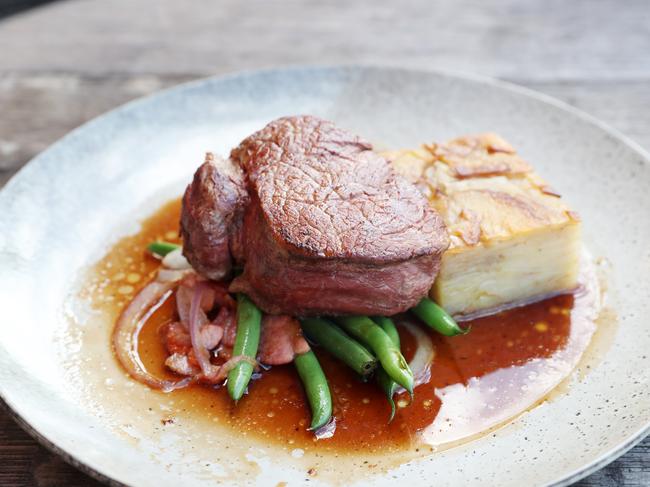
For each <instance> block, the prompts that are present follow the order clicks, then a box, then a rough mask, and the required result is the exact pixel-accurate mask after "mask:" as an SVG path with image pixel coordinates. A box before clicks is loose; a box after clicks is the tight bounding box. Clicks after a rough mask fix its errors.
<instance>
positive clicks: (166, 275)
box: [156, 268, 194, 282]
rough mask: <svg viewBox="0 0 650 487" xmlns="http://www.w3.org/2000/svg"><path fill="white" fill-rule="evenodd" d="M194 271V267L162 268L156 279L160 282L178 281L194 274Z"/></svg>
mask: <svg viewBox="0 0 650 487" xmlns="http://www.w3.org/2000/svg"><path fill="white" fill-rule="evenodd" d="M193 272H194V271H193V270H192V269H183V270H178V269H165V268H162V269H160V270H159V271H158V275H157V276H156V280H157V281H160V282H178V281H180V280H181V279H183V278H184V277H185V276H188V275H190V274H192V273H193Z"/></svg>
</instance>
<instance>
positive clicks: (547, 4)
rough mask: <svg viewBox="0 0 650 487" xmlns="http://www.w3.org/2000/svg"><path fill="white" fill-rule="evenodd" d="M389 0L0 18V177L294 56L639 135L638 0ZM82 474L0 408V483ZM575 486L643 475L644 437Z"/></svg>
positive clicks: (649, 66)
mask: <svg viewBox="0 0 650 487" xmlns="http://www.w3.org/2000/svg"><path fill="white" fill-rule="evenodd" d="M399 3H400V5H399V7H398V2H393V1H378V0H375V1H371V0H368V1H356V2H344V1H332V0H321V1H317V0H306V1H302V2H298V1H291V0H282V1H267V0H247V1H245V2H241V1H237V0H222V1H218V2H217V1H214V0H193V1H192V2H179V1H175V0H139V1H137V2H135V1H133V0H103V1H100V0H68V1H64V2H57V3H53V4H49V5H47V6H44V7H41V8H38V9H36V10H32V11H29V12H27V13H23V14H19V15H16V16H14V17H10V18H8V19H6V20H4V21H1V22H0V186H2V185H3V184H4V183H5V182H6V181H7V180H8V179H9V178H10V177H11V176H12V175H13V174H14V173H15V172H16V171H17V170H18V169H19V168H20V167H21V166H22V165H23V164H25V163H26V162H27V161H28V160H29V159H30V158H32V157H33V156H34V155H36V154H37V153H39V152H40V151H42V150H43V149H45V148H46V147H47V146H48V145H49V144H51V143H52V142H54V141H55V140H56V139H58V138H59V137H61V136H62V135H64V134H65V133H66V132H68V131H69V130H71V129H72V128H74V127H76V126H78V125H79V124H81V123H83V122H84V121H86V120H88V119H90V118H92V117H94V116H96V115H98V114H100V113H102V112H104V111H106V110H108V109H110V108H113V107H115V106H116V105H119V104H121V103H123V102H125V101H127V100H130V99H133V98H136V97H139V96H142V95H146V94H149V93H151V92H154V91H156V90H159V89H161V88H165V87H168V86H172V85H175V84H177V83H181V82H184V81H187V80H190V79H195V78H198V77H203V76H207V75H213V74H221V73H226V72H232V71H237V70H241V69H251V68H260V67H270V66H282V65H290V64H305V63H311V64H314V63H320V64H323V63H326V64H333V63H373V64H390V65H399V66H409V67H421V68H440V67H442V68H445V69H454V70H459V71H467V72H474V73H479V74H484V75H489V76H494V77H498V78H501V79H506V80H509V81H513V82H516V83H519V84H522V85H524V86H528V87H530V88H534V89H537V90H540V91H543V92H545V93H548V94H550V95H553V96H555V97H557V98H560V99H562V100H564V101H566V102H568V103H570V104H572V105H574V106H577V107H579V108H581V109H583V110H585V111H587V112H589V113H591V114H593V115H595V116H596V117H598V118H601V119H603V120H604V121H606V122H608V123H610V124H611V125H613V126H614V127H616V128H618V129H619V130H621V131H622V132H623V133H625V134H627V135H629V136H630V137H632V138H633V139H635V140H636V141H637V142H639V143H640V144H641V145H643V146H644V147H645V148H650V6H649V5H648V3H647V1H646V0H628V1H626V2H624V3H623V2H619V1H617V0H596V1H587V0H584V1H583V0H577V1H572V2H566V1H564V0H545V1H522V0H505V1H499V2H496V1H486V0H475V1H470V0H460V1H458V0H443V1H440V0H439V1H437V2H430V1H426V0H423V1H409V2H399ZM567 454H568V455H570V454H571V452H567ZM95 483H96V482H95V481H94V480H92V479H90V478H89V477H87V476H86V475H84V474H82V473H81V472H78V471H77V470H75V469H74V468H73V467H71V466H69V465H67V464H66V463H64V462H63V461H62V460H61V459H59V458H58V457H57V456H56V455H53V454H51V453H49V452H48V451H47V450H45V449H44V448H43V447H41V446H39V445H38V444H37V443H36V442H35V441H34V440H32V439H31V438H30V437H29V436H28V435H27V434H25V433H24V432H23V431H22V430H21V429H20V428H19V427H18V426H17V425H16V424H15V423H14V422H13V420H12V419H10V417H9V416H8V415H7V414H6V413H2V412H0V485H3V486H4V485H18V486H27V485H38V486H48V487H49V486H59V485H65V486H82V485H83V486H86V485H94V484H95ZM577 485H579V486H583V487H584V486H599V487H600V486H622V485H624V486H648V485H650V439H646V441H644V442H643V443H641V444H640V445H638V446H637V447H636V448H634V449H633V450H632V451H630V452H629V453H627V454H626V455H625V456H623V457H622V458H620V459H619V460H617V461H615V462H614V463H612V464H611V465H609V466H608V467H606V468H604V469H603V470H601V471H599V472H597V473H595V474H593V475H591V476H590V477H588V478H587V479H584V480H582V481H581V482H579V483H578V484H577Z"/></svg>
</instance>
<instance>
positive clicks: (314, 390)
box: [293, 350, 332, 430]
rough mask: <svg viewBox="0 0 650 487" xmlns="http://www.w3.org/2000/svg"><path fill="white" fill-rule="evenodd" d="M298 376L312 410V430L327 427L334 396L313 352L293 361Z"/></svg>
mask: <svg viewBox="0 0 650 487" xmlns="http://www.w3.org/2000/svg"><path fill="white" fill-rule="evenodd" d="M293 363H294V364H295V365H296V369H297V370H298V375H299V376H300V380H301V381H302V384H303V386H304V387H305V393H306V394H307V401H309V408H310V409H311V426H310V427H309V429H310V430H317V429H318V428H320V427H321V426H325V425H326V424H327V423H328V422H329V420H330V418H331V417H332V395H331V394H330V389H329V386H328V385H327V378H326V377H325V374H324V373H323V369H321V366H320V364H319V363H318V359H317V358H316V355H314V352H312V351H311V350H310V351H309V352H307V353H303V354H300V355H296V357H295V358H294V359H293Z"/></svg>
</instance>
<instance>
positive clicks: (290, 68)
mask: <svg viewBox="0 0 650 487" xmlns="http://www.w3.org/2000/svg"><path fill="white" fill-rule="evenodd" d="M337 71H343V72H352V73H353V72H363V71H365V72H369V71H370V72H372V71H376V72H381V71H391V72H394V73H404V74H432V75H438V76H441V77H446V78H452V79H458V80H463V81H470V82H474V83H480V84H483V85H486V86H490V87H494V88H497V89H500V90H503V91H505V92H510V93H515V94H518V95H521V96H525V97H528V98H532V99H534V100H537V101H540V102H542V103H545V104H548V105H551V106H553V107H555V108H557V109H559V110H561V111H563V112H565V113H566V114H569V115H572V116H574V117H576V118H578V119H580V120H581V121H583V122H586V123H588V124H591V125H593V126H596V127H598V128H599V129H601V130H602V131H603V132H605V133H606V134H608V135H609V136H611V137H612V138H614V139H616V140H617V141H619V142H620V143H622V144H624V145H625V146H627V147H628V148H629V149H631V150H632V151H634V152H636V153H637V154H638V155H639V156H641V158H642V160H643V163H644V164H646V165H650V151H648V150H646V149H645V148H643V147H642V146H641V145H640V144H639V143H637V142H636V141H634V140H633V139H631V138H630V137H628V136H627V135H625V134H624V133H622V132H621V131H619V130H618V129H616V128H615V127H613V126H611V125H610V124H609V123H607V122H604V121H602V120H600V119H598V118H596V117H595V116H593V115H590V114H589V113H587V112H585V111H583V110H581V109H579V108H576V107H574V106H572V105H570V104H568V103H566V102H564V101H562V100H559V99H557V98H555V97H553V96H551V95H547V94H545V93H542V92H540V91H537V90H534V89H531V88H527V87H524V86H521V85H518V84H516V83H512V82H509V81H504V80H501V79H498V78H493V77H490V76H486V75H481V74H476V73H471V72H466V71H460V70H453V69H447V68H413V67H405V66H400V65H395V64H381V63H342V64H318V63H314V64H294V65H286V66H278V67H270V68H261V69H244V70H237V71H231V72H228V73H225V74H221V75H212V76H204V77H200V78H197V79H195V80H191V81H186V82H182V83H179V84H176V85H173V86H170V87H168V88H164V89H162V90H158V91H155V92H153V93H150V94H148V95H146V96H142V97H139V98H135V99H133V100H130V101H127V102H125V103H123V104H121V105H118V106H116V107H113V108H111V109H110V110H108V111H106V112H104V113H102V114H100V115H98V116H96V117H94V118H92V119H90V120H88V121H86V122H84V123H83V124H81V125H79V126H78V127H76V128H74V129H72V130H71V131H69V132H67V133H66V134H65V135H64V136H62V137H61V138H59V139H58V140H56V141H55V142H53V143H52V144H50V145H49V146H47V148H45V149H44V150H43V151H41V152H40V153H38V154H37V155H36V156H34V157H33V158H31V159H30V160H29V161H28V162H27V163H25V164H24V165H23V166H22V167H21V168H20V169H19V170H18V171H17V172H16V173H15V174H14V175H12V177H11V178H10V179H9V180H8V181H7V182H6V183H5V185H4V187H3V188H2V189H0V193H4V192H5V191H6V190H7V188H10V187H11V186H13V184H15V182H16V181H17V180H18V179H19V178H20V177H21V175H22V174H23V173H24V172H25V171H26V170H30V168H31V167H33V166H34V164H33V163H34V162H36V161H38V160H39V159H40V158H42V157H45V156H46V155H47V154H48V153H49V152H51V151H52V150H54V149H55V148H57V147H58V146H60V145H62V144H65V143H66V142H67V141H68V140H69V139H71V138H73V137H75V136H77V135H78V134H79V133H81V132H82V131H84V130H87V129H88V128H89V127H92V126H93V125H94V124H96V123H99V122H100V121H102V120H103V119H104V118H105V117H110V116H112V115H113V114H114V113H115V112H118V111H126V110H132V109H134V108H137V106H138V105H140V104H145V103H147V102H149V101H151V100H152V99H154V98H156V97H162V96H165V95H167V94H169V93H172V92H174V91H177V90H178V91H182V90H187V89H192V88H193V87H197V86H200V85H202V84H205V83H209V82H215V81H227V80H234V79H237V78H250V77H254V76H269V75H274V74H275V75H279V74H285V75H288V74H290V73H305V72H311V73H318V72H323V73H327V72H337ZM0 407H2V408H3V409H4V410H5V411H7V412H8V414H9V416H10V417H11V418H12V419H13V420H14V421H15V422H16V423H17V424H18V425H19V426H20V427H21V428H22V429H23V430H24V431H25V432H27V433H28V434H29V435H30V436H31V437H32V438H34V439H35V440H36V441H37V442H38V443H39V444H41V445H42V446H44V447H45V448H47V449H48V450H50V451H51V452H53V453H54V454H56V455H58V456H60V457H61V458H62V459H63V460H64V461H65V462H66V463H68V464H70V465H72V466H73V467H75V468H77V469H79V470H80V471H82V472H83V473H85V474H87V475H89V476H91V477H92V478H94V479H96V480H98V481H100V482H102V483H104V484H106V485H110V486H118V487H121V486H125V485H127V484H124V483H122V482H120V481H119V480H116V479H115V478H114V477H112V476H111V474H108V473H103V472H101V471H100V470H99V468H95V467H92V466H90V465H89V464H88V463H86V462H85V461H83V460H81V459H79V458H77V457H76V456H74V455H72V454H70V453H68V452H67V451H66V450H65V448H64V447H62V446H60V445H59V444H58V443H57V441H56V440H54V439H51V438H48V437H47V436H45V435H44V434H42V433H41V432H40V431H38V430H37V429H36V428H35V427H34V426H32V424H31V423H30V422H29V421H28V420H27V419H26V418H24V417H23V416H21V415H20V413H19V412H18V411H17V410H16V409H15V408H14V407H12V405H11V400H10V398H9V397H8V395H6V393H5V391H4V388H3V387H2V385H1V384H0ZM648 436H650V421H648V422H647V423H646V424H645V426H642V427H641V428H639V429H638V430H637V431H636V432H634V433H633V434H631V435H630V436H629V437H628V438H627V441H625V442H623V443H621V444H619V445H617V446H615V447H613V448H611V449H610V450H608V451H606V452H605V453H603V454H601V455H600V456H599V457H597V458H596V459H594V460H592V461H589V462H587V463H585V464H584V465H583V466H581V467H579V468H576V469H575V470H573V471H572V472H570V473H568V474H567V475H564V476H562V477H560V478H557V479H555V480H553V481H551V482H549V483H547V484H545V485H546V486H547V487H564V486H567V485H570V484H572V483H574V482H577V481H579V480H581V479H583V478H585V477H587V476H588V475H590V474H592V473H594V472H596V471H598V470H600V469H601V468H603V467H605V466H607V465H608V464H610V463H611V462H613V461H614V460H616V459H617V458H619V457H620V456H622V455H623V454H625V453H626V452H628V451H629V450H631V449H632V448H634V447H635V446H636V445H637V444H639V443H641V442H642V441H643V440H644V439H645V438H646V437H648Z"/></svg>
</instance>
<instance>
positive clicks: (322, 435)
mask: <svg viewBox="0 0 650 487" xmlns="http://www.w3.org/2000/svg"><path fill="white" fill-rule="evenodd" d="M335 431H336V417H335V416H332V419H330V420H329V421H328V422H327V423H326V424H324V425H323V426H321V427H320V428H318V429H317V430H316V431H314V436H315V437H316V439H317V440H325V439H327V438H331V437H332V436H334V432H335Z"/></svg>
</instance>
